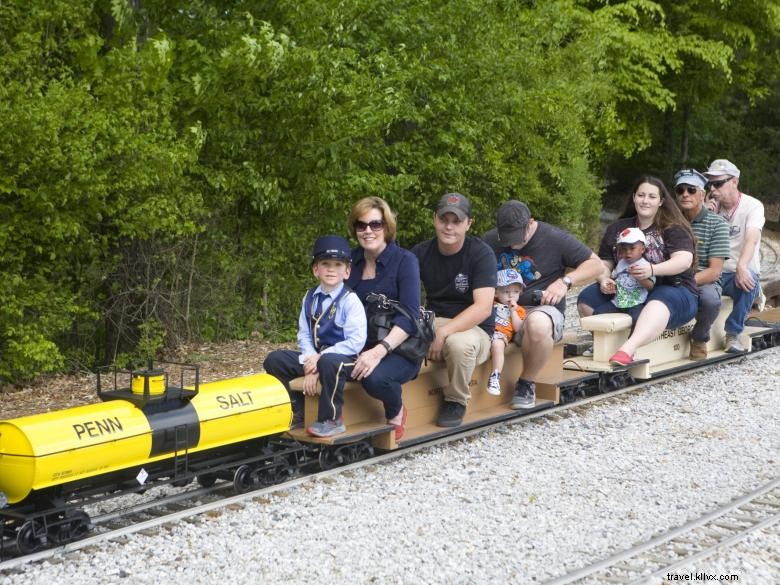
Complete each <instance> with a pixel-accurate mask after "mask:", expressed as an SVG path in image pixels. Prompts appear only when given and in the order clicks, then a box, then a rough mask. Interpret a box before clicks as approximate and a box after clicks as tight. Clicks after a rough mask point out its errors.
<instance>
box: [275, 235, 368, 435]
mask: <svg viewBox="0 0 780 585" xmlns="http://www.w3.org/2000/svg"><path fill="white" fill-rule="evenodd" d="M350 259H351V254H350V249H349V244H348V243H347V241H346V240H345V239H344V238H342V237H341V236H332V235H329V236H322V237H320V238H317V241H316V242H315V243H314V249H313V251H312V263H311V267H312V272H313V273H314V276H315V277H316V278H317V280H319V281H320V284H319V285H318V286H316V287H314V288H312V289H309V290H308V291H307V292H306V295H305V296H304V298H303V303H302V307H301V313H300V316H299V318H298V351H292V350H286V349H278V350H275V351H273V352H271V353H270V354H269V356H268V357H267V358H266V359H265V362H264V363H263V367H264V368H265V371H266V372H268V373H269V374H271V375H272V376H275V377H277V378H279V380H280V381H281V382H282V384H284V386H285V388H287V391H288V392H289V394H290V401H291V402H292V407H293V420H292V425H291V428H301V427H302V426H303V404H304V397H303V396H302V395H301V394H300V393H299V392H290V380H292V379H293V378H298V377H300V376H304V382H303V393H304V394H308V395H310V396H312V395H314V394H316V393H317V383H318V382H319V384H320V386H321V390H320V404H319V409H318V413H317V422H315V423H314V424H312V425H311V426H310V427H309V428H308V429H306V431H307V432H308V433H309V434H310V435H312V436H314V437H332V436H333V435H338V434H340V433H343V432H344V431H345V430H346V428H345V427H344V423H343V421H342V419H341V407H342V406H343V404H344V382H346V379H347V376H349V374H350V372H351V371H352V366H353V365H354V362H355V359H356V356H357V354H358V353H359V352H360V350H361V349H363V346H364V345H365V343H366V330H367V328H366V313H365V309H364V308H363V303H361V302H360V299H359V298H358V297H357V295H356V294H355V293H354V292H352V290H351V289H350V288H349V287H347V286H345V285H344V281H345V280H346V279H347V277H349V272H350Z"/></svg>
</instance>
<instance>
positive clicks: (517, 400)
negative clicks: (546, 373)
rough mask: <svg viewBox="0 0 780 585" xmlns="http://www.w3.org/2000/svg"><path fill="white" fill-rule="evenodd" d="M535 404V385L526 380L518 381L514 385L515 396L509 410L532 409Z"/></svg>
mask: <svg viewBox="0 0 780 585" xmlns="http://www.w3.org/2000/svg"><path fill="white" fill-rule="evenodd" d="M535 404H536V384H534V383H533V382H529V381H528V380H523V379H518V380H517V384H515V395H514V396H512V402H511V403H510V404H509V408H511V409H512V410H518V409H521V408H533V407H534V405H535Z"/></svg>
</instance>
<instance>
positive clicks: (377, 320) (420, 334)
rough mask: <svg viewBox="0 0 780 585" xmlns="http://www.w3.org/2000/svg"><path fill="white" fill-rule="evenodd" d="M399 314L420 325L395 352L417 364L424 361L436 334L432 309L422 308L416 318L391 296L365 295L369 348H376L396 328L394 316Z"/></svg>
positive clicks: (367, 344) (367, 345) (367, 343)
mask: <svg viewBox="0 0 780 585" xmlns="http://www.w3.org/2000/svg"><path fill="white" fill-rule="evenodd" d="M397 313H400V314H401V315H403V316H404V317H406V318H407V319H409V321H411V322H412V323H414V324H415V325H416V326H417V333H415V334H412V335H410V336H409V337H407V338H406V339H404V341H403V343H401V344H400V345H399V346H398V347H396V348H395V349H394V350H393V353H397V354H398V355H400V356H401V357H405V358H406V359H408V360H409V361H411V362H413V363H415V364H419V363H422V361H423V360H424V359H425V357H426V356H427V355H428V348H429V347H431V343H433V340H434V338H435V337H436V330H435V327H434V317H435V316H434V314H433V311H427V310H425V308H424V307H420V315H419V316H418V317H417V318H414V317H412V315H410V314H409V311H407V310H406V309H404V308H403V307H402V306H401V304H400V303H399V302H398V301H394V300H392V299H388V298H387V297H386V296H385V295H383V294H378V293H370V294H368V295H367V296H366V320H367V321H368V340H367V342H366V347H374V346H375V345H376V344H377V343H379V342H380V341H382V340H383V339H384V338H385V337H386V336H387V334H388V333H390V330H391V329H392V328H393V318H394V317H395V315H396V314H397Z"/></svg>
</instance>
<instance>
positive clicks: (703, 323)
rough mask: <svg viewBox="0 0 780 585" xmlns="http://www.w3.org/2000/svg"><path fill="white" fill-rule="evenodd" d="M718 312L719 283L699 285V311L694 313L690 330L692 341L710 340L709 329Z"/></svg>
mask: <svg viewBox="0 0 780 585" xmlns="http://www.w3.org/2000/svg"><path fill="white" fill-rule="evenodd" d="M719 312H720V285H719V284H718V283H717V282H711V283H710V284H700V285H699V311H698V312H697V313H696V325H694V327H693V331H691V339H692V340H693V341H700V342H706V341H709V340H710V329H712V324H713V323H714V322H715V319H717V318H718V313H719Z"/></svg>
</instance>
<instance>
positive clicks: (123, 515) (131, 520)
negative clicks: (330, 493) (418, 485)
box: [0, 352, 761, 583]
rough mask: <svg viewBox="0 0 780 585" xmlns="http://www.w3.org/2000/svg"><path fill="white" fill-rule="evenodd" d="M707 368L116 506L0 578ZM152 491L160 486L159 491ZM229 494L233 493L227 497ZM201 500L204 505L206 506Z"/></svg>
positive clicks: (5, 567)
mask: <svg viewBox="0 0 780 585" xmlns="http://www.w3.org/2000/svg"><path fill="white" fill-rule="evenodd" d="M760 354H761V352H752V353H749V354H739V355H735V356H733V357H727V358H725V359H723V360H722V361H720V362H719V364H720V363H727V362H730V361H736V360H740V359H751V358H753V357H757V356H759V355H760ZM708 367H712V364H703V365H701V366H699V367H695V368H692V369H689V370H685V371H684V372H677V373H673V374H669V375H667V376H664V377H659V378H654V379H652V380H647V381H643V382H641V383H639V384H636V385H633V386H630V387H626V388H622V389H617V390H611V391H609V392H606V393H604V394H598V395H595V396H590V397H587V398H581V399H579V400H577V401H576V402H572V403H567V404H561V405H558V406H555V407H552V408H549V409H546V410H542V411H538V412H533V413H529V414H527V415H525V416H522V417H519V418H514V419H509V420H505V421H499V422H495V423H491V424H487V425H484V426H481V427H478V428H472V429H468V430H465V431H461V432H456V433H453V434H451V435H447V436H444V437H441V438H438V439H435V440H432V441H428V442H425V443H420V444H417V445H412V446H409V447H406V448H403V449H399V450H395V451H390V452H387V453H384V454H381V455H378V456H374V457H371V458H369V459H365V460H362V461H358V462H356V463H352V464H349V465H344V466H341V467H336V468H333V469H328V470H325V471H319V472H315V473H310V474H306V475H303V476H300V477H295V478H292V479H290V480H287V481H284V482H281V483H278V484H274V485H270V486H267V487H263V488H260V489H256V490H252V491H250V492H246V493H241V494H233V492H232V484H231V483H229V482H225V483H218V484H216V485H215V486H213V487H210V488H198V489H189V490H184V491H182V492H179V493H174V494H170V495H165V496H162V497H159V498H156V499H150V500H148V501H144V502H139V503H136V504H131V505H129V506H124V507H120V508H118V509H116V510H113V511H109V512H102V513H98V514H96V515H94V516H93V517H92V519H91V522H92V524H93V526H94V527H95V529H96V533H94V534H91V535H89V536H87V537H85V538H83V539H81V540H78V541H75V542H70V543H67V544H64V545H59V546H55V547H52V548H49V549H45V550H41V551H36V552H34V553H31V554H28V555H24V556H19V557H16V558H13V559H9V560H7V561H4V562H2V563H0V575H1V574H3V573H6V572H8V571H11V572H12V571H13V570H14V569H15V568H17V567H20V566H21V565H23V564H26V563H29V562H38V561H41V560H45V559H49V558H52V557H55V556H57V555H61V554H64V553H68V552H73V551H77V550H80V549H83V548H86V547H90V546H95V545H99V544H101V543H103V542H106V541H109V540H113V539H117V538H121V537H125V536H127V535H130V534H134V533H143V534H153V533H154V531H156V530H159V529H160V527H162V526H163V525H165V524H169V523H173V522H178V521H181V520H183V519H186V518H191V517H194V516H197V515H200V514H204V513H207V512H211V511H214V510H218V509H221V508H231V507H236V506H244V505H246V504H248V503H249V502H251V501H252V500H254V499H262V498H264V497H265V496H269V495H272V494H274V493H276V492H280V491H282V490H287V489H291V488H294V487H297V486H299V485H303V484H305V483H307V482H315V481H321V480H323V479H325V478H327V477H330V476H333V475H336V474H340V473H345V472H348V471H355V470H359V469H360V468H362V467H364V466H366V465H374V464H378V463H383V462H386V461H391V460H393V459H396V458H399V457H403V456H406V455H408V454H410V453H413V452H416V451H419V450H422V449H426V448H428V447H432V446H436V445H440V444H445V443H449V442H454V441H458V440H461V439H465V438H467V437H471V436H474V435H477V434H481V433H484V432H486V431H489V430H492V429H497V428H499V427H504V426H507V425H515V424H524V423H527V422H528V421H530V420H534V419H537V418H551V419H552V420H556V418H561V417H566V416H568V415H569V414H570V413H575V412H576V411H577V410H578V409H586V408H589V407H590V406H591V405H593V404H594V403H608V401H614V400H621V399H625V398H624V397H625V395H627V394H631V393H637V392H641V391H642V390H644V389H645V388H647V387H649V386H653V385H656V384H659V383H663V382H667V381H671V380H674V379H676V378H681V377H684V376H687V375H690V374H692V373H695V372H698V371H700V370H704V369H707V368H708ZM154 489H164V488H159V487H158V488H154ZM150 493H151V492H150ZM228 493H230V494H233V495H228ZM203 500H206V501H205V502H204V501H203ZM568 582H571V581H561V583H568ZM619 582H622V581H619Z"/></svg>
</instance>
